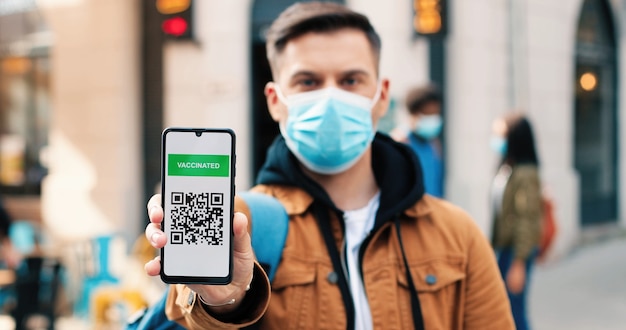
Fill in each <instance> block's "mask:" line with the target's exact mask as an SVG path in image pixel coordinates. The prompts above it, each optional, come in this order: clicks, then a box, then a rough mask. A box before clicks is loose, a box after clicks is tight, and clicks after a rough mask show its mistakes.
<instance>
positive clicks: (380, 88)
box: [370, 80, 383, 110]
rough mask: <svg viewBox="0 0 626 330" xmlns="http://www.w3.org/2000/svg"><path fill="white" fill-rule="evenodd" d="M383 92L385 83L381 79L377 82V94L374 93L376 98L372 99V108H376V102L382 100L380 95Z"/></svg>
mask: <svg viewBox="0 0 626 330" xmlns="http://www.w3.org/2000/svg"><path fill="white" fill-rule="evenodd" d="M382 93H383V83H382V82H381V81H380V80H379V81H378V82H377V83H376V94H374V98H373V99H372V108H374V106H375V105H376V103H378V101H379V100H380V95H381V94H382ZM370 110H371V109H370Z"/></svg>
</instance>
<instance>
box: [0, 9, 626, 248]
mask: <svg viewBox="0 0 626 330" xmlns="http://www.w3.org/2000/svg"><path fill="white" fill-rule="evenodd" d="M8 2H10V1H6V0H5V1H4V2H3V1H2V0H0V8H2V6H1V4H2V3H8ZM292 2H293V1H290V0H232V1H197V0H196V1H194V2H193V6H194V7H193V15H194V16H193V17H194V19H193V32H194V38H193V40H191V41H165V42H164V44H163V53H162V56H163V79H162V81H163V94H162V97H163V111H162V113H159V115H162V118H163V119H162V126H163V127H166V126H208V127H230V128H233V129H234V131H235V132H236V134H237V154H238V158H237V159H238V164H237V167H238V169H239V170H238V177H237V187H238V188H239V189H246V188H248V187H250V186H251V185H252V184H253V182H254V173H255V171H256V169H258V167H259V166H260V164H261V163H262V161H263V158H264V149H265V147H266V146H267V144H269V143H270V142H271V139H272V138H273V137H274V136H275V134H276V133H277V129H276V126H275V124H273V123H272V122H271V120H270V119H269V116H268V115H267V114H266V109H265V103H264V99H263V94H262V87H263V86H264V84H265V83H266V82H267V81H268V80H269V79H271V75H270V73H269V69H268V67H267V63H266V61H265V54H264V44H263V43H264V34H263V33H264V31H265V29H266V28H267V26H268V24H269V22H271V20H272V19H273V18H274V17H275V16H276V15H277V14H278V13H279V12H280V11H281V10H282V9H284V8H286V7H287V6H288V5H289V4H291V3H292ZM336 2H340V3H345V4H347V5H348V6H350V7H352V8H353V9H355V10H357V11H359V12H362V13H364V14H366V15H367V16H369V17H370V19H371V20H372V22H373V24H374V26H375V27H376V29H377V30H378V32H379V33H380V35H381V37H382V40H383V49H382V58H381V74H382V76H385V77H388V78H390V79H391V87H390V88H391V96H392V99H393V101H394V102H392V109H391V111H390V112H389V113H390V114H389V116H388V117H387V118H385V120H384V121H383V122H382V123H381V125H380V127H379V128H380V130H383V131H388V130H390V129H391V128H393V127H394V126H395V125H398V124H402V122H403V121H404V120H405V115H404V111H405V109H404V107H403V101H404V93H405V92H406V90H407V89H408V88H409V87H411V86H414V85H418V84H424V83H427V82H428V81H429V80H431V76H430V74H429V72H431V71H430V68H431V65H432V64H433V63H435V62H436V61H439V62H441V63H440V64H438V65H443V68H444V71H443V72H444V74H445V79H444V81H445V83H444V85H443V86H442V88H443V90H444V95H445V133H444V134H445V136H444V137H445V151H446V152H445V157H446V193H447V195H446V198H447V199H449V200H451V201H452V202H454V203H456V204H458V205H460V206H461V207H463V208H464V209H466V210H467V211H468V212H469V213H470V214H471V215H472V216H473V217H474V218H475V219H476V221H477V223H478V225H479V226H480V227H481V228H482V229H483V231H484V232H485V234H486V235H489V232H490V223H491V209H490V201H489V199H490V197H489V192H490V186H491V179H492V177H493V175H494V173H495V171H496V167H497V159H496V156H495V155H494V154H493V152H492V151H491V150H490V148H489V139H490V135H491V123H492V120H493V119H494V118H496V117H497V116H498V115H500V114H503V113H505V112H507V111H511V110H512V109H522V110H524V111H526V112H527V113H528V115H529V117H530V119H531V121H532V123H533V125H534V128H535V134H536V138H537V143H538V147H539V154H540V155H539V156H540V160H541V169H542V172H541V174H542V179H543V181H544V183H545V184H546V185H547V186H549V188H550V190H551V193H552V195H553V196H554V199H555V201H556V209H557V217H558V220H559V226H560V228H559V235H558V239H557V242H556V249H555V251H554V254H555V255H559V254H563V253H565V252H567V251H568V250H569V249H570V248H571V247H572V246H573V245H574V244H575V243H576V242H577V241H578V239H579V237H580V233H581V230H582V229H583V228H585V227H587V226H594V225H597V224H610V225H611V226H617V227H619V226H621V227H624V226H626V217H625V216H624V210H623V209H621V208H620V205H626V195H624V194H621V190H622V189H626V175H625V174H626V173H623V172H624V169H626V167H625V166H621V164H622V162H623V158H624V156H623V155H626V149H625V148H626V146H625V145H624V144H620V143H619V141H625V139H626V136H624V134H625V133H624V132H623V130H622V129H621V128H622V127H626V116H620V113H624V110H626V109H623V108H624V107H625V106H626V105H624V104H625V103H624V102H623V101H622V100H621V98H620V95H626V93H624V92H626V90H625V88H626V87H624V86H626V84H621V81H622V79H626V67H624V65H623V63H622V62H623V61H621V59H624V58H626V57H625V56H624V55H623V54H624V45H626V35H625V34H624V31H626V30H625V29H626V27H625V26H623V25H622V24H621V22H623V21H626V16H625V15H626V10H625V9H626V2H624V1H621V0H610V1H609V0H567V1H558V2H556V1H539V0H526V1H522V0H479V1H460V0H456V1H455V0H448V1H440V3H441V4H443V5H445V7H446V15H445V16H444V19H445V23H446V27H447V31H446V34H445V36H444V39H443V40H442V42H443V43H442V47H443V48H442V49H443V51H444V52H445V56H443V57H441V58H436V57H433V54H434V53H433V52H432V51H430V50H431V48H430V47H431V45H432V43H431V41H430V40H429V38H427V37H424V36H420V35H417V34H416V33H415V30H414V28H413V19H414V7H413V5H414V4H413V3H412V2H411V1H391V2H381V1H376V0H346V1H336ZM35 5H36V8H31V9H29V10H28V11H37V12H38V13H40V14H41V17H42V19H43V20H44V21H45V25H46V31H48V32H49V33H50V34H51V35H52V39H51V40H52V42H51V44H50V45H49V47H48V52H47V55H45V58H46V59H47V61H49V67H50V74H49V83H50V86H51V87H50V88H49V98H46V99H45V100H43V101H42V102H44V104H47V107H48V108H49V109H48V110H47V111H48V114H47V116H48V117H49V120H48V122H47V126H46V127H45V132H47V133H46V137H47V138H46V141H45V144H46V145H47V147H46V148H45V150H46V152H45V155H46V159H47V161H46V162H45V166H46V169H47V175H46V176H45V177H44V179H43V181H42V182H43V183H42V184H41V192H40V200H41V214H42V219H43V222H44V224H46V226H47V227H48V228H51V231H52V233H53V234H54V236H55V237H58V238H59V239H62V240H73V239H77V238H85V237H90V236H93V235H98V234H101V233H111V232H116V233H123V234H124V235H125V236H126V237H128V238H129V239H132V238H133V237H136V236H138V235H141V231H142V228H143V226H144V225H145V223H146V216H145V211H144V208H145V202H146V201H145V194H144V190H145V189H144V188H143V187H144V182H143V181H144V180H145V179H144V178H143V176H142V171H143V169H144V168H145V164H144V163H143V162H144V159H145V157H144V156H145V155H144V153H143V150H145V146H146V145H151V146H153V145H155V144H160V141H159V140H158V139H150V140H148V139H146V138H145V135H144V134H142V132H143V127H144V126H145V125H144V123H145V122H146V121H147V120H148V119H149V118H147V117H150V111H142V107H145V100H143V99H142V97H141V91H142V88H143V87H144V86H143V85H142V81H143V80H142V79H143V77H144V76H143V75H144V74H145V73H143V72H142V70H141V69H140V68H141V67H142V66H141V65H142V61H143V60H145V56H146V54H145V53H144V52H143V50H142V44H143V43H142V38H145V37H146V36H145V31H144V30H142V26H143V25H142V19H143V17H144V16H143V13H142V11H143V10H144V6H143V5H144V4H143V3H142V2H141V1H139V0H133V1H128V0H109V1H98V0H39V1H36V2H35ZM0 15H1V14H0ZM4 20H5V16H0V21H4ZM1 36H2V32H0V37H1ZM0 40H3V39H0ZM148 55H149V54H148ZM0 56H2V57H0V60H1V61H4V60H6V59H7V58H9V57H11V56H7V55H6V53H4V54H3V55H0ZM3 77H4V75H3ZM3 77H2V79H5V78H3ZM3 88H4V87H3ZM622 90H624V92H622ZM0 95H2V94H0ZM2 109H4V108H1V109H0V110H2ZM143 110H145V109H143ZM148 110H150V109H148ZM2 111H3V112H0V114H2V115H3V116H4V114H5V113H6V111H4V110H2ZM0 118H2V120H3V122H2V123H3V125H2V126H0V127H2V128H3V129H4V131H3V134H5V133H4V132H7V133H6V134H5V135H7V134H9V133H12V132H14V131H17V130H15V129H14V128H11V127H8V128H6V129H5V128H4V127H5V126H7V125H5V124H4V123H5V119H4V118H5V117H0ZM29 132H30V131H29ZM18 133H19V132H18ZM18 133H12V134H13V135H16V134H18ZM18 135H19V134H18ZM22 135H23V136H26V135H28V133H27V132H26V131H24V132H23V133H22ZM154 180H155V182H156V181H158V178H154ZM7 191H8V193H7V195H8V197H9V199H11V198H12V199H13V200H18V199H19V198H20V196H23V195H24V194H21V193H18V192H16V193H14V192H11V191H10V190H7ZM26 195H29V196H30V195H33V194H26ZM34 195H37V193H34Z"/></svg>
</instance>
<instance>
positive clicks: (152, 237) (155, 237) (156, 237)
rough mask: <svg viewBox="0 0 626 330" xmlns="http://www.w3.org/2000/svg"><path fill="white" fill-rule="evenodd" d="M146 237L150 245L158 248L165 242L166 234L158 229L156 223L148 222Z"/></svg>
mask: <svg viewBox="0 0 626 330" xmlns="http://www.w3.org/2000/svg"><path fill="white" fill-rule="evenodd" d="M146 238H147V239H148V241H149V242H150V245H152V247H154V248H157V249H160V248H162V247H163V246H165V244H166V243H167V236H165V233H163V231H161V229H159V227H158V225H157V224H154V223H149V224H148V225H147V226H146Z"/></svg>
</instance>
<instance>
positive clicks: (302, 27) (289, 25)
mask: <svg viewBox="0 0 626 330" xmlns="http://www.w3.org/2000/svg"><path fill="white" fill-rule="evenodd" d="M346 28H348V29H357V30H360V31H363V33H365V36H366V37H367V40H368V41H369V43H370V46H371V48H372V52H373V53H374V58H375V60H376V66H377V68H376V70H377V71H378V62H379V60H380V48H381V41H380V37H379V36H378V34H377V33H376V30H374V27H373V26H372V24H371V23H370V21H369V19H367V17H365V16H364V15H362V14H359V13H357V12H354V11H352V10H350V9H349V8H347V7H346V6H343V5H340V4H336V3H332V2H298V3H295V4H293V5H291V6H289V7H288V8H287V9H285V10H284V11H283V12H282V13H281V14H280V15H279V16H278V18H276V20H274V22H273V23H272V25H271V26H270V28H269V29H268V31H267V34H266V38H267V39H266V43H265V47H266V51H267V59H268V61H269V63H270V67H271V68H272V72H273V73H276V71H275V70H276V60H277V58H278V56H279V55H280V54H281V53H282V51H283V50H284V49H285V45H287V43H288V42H289V40H292V39H294V38H297V37H299V36H302V35H304V34H306V33H310V32H318V33H319V32H334V31H337V30H341V29H346Z"/></svg>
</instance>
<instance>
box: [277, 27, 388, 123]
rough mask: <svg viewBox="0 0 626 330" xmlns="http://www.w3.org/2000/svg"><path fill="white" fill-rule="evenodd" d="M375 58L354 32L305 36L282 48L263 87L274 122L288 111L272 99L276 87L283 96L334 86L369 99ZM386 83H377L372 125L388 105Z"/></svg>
mask: <svg viewBox="0 0 626 330" xmlns="http://www.w3.org/2000/svg"><path fill="white" fill-rule="evenodd" d="M376 62H377V59H376V58H375V56H374V53H373V51H372V48H371V46H370V44H369V42H368V40H367V37H366V36H365V34H364V33H363V32H362V31H359V30H356V29H341V30H338V31H333V32H329V33H307V34H304V35H302V36H300V37H298V38H295V39H292V40H290V41H289V42H287V44H286V45H285V48H284V49H283V52H282V53H281V54H280V55H278V58H277V61H276V70H275V73H276V77H274V79H275V81H274V82H269V83H268V84H267V85H266V86H265V96H266V98H267V104H268V108H269V111H270V114H271V115H272V118H273V119H274V121H277V122H284V121H286V119H287V116H288V111H287V107H286V105H285V104H283V103H282V102H281V101H280V100H279V99H278V97H277V96H276V85H279V86H280V90H281V91H282V93H283V95H284V96H285V97H289V96H290V95H293V94H297V93H302V92H308V91H313V90H318V89H323V88H327V87H335V88H339V89H342V90H345V91H348V92H352V93H355V94H359V95H362V96H365V97H367V98H369V99H373V98H374V96H375V94H376V90H377V88H378V75H377V72H376V71H377V70H376V68H377V65H376V64H377V63H376ZM388 90H389V81H388V80H386V79H384V80H382V81H381V95H380V98H379V100H378V101H377V102H376V104H375V105H374V107H373V109H372V122H373V123H374V125H376V124H377V123H378V121H379V119H380V118H381V117H382V116H383V115H384V114H385V112H386V111H387V108H388V105H389V98H388Z"/></svg>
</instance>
